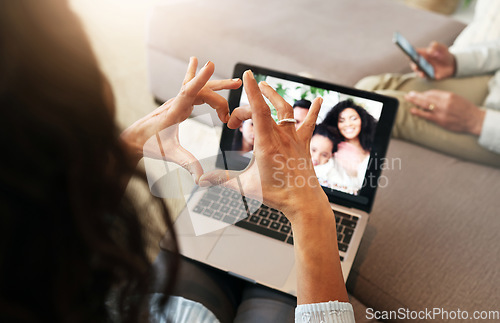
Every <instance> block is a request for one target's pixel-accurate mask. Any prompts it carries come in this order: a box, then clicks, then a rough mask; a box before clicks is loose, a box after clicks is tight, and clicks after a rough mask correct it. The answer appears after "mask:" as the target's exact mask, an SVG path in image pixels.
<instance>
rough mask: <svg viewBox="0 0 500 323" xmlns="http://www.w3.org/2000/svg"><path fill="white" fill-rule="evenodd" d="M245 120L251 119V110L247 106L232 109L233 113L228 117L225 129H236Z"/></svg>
mask: <svg viewBox="0 0 500 323" xmlns="http://www.w3.org/2000/svg"><path fill="white" fill-rule="evenodd" d="M247 119H252V109H251V108H250V106H249V105H245V106H242V107H239V108H236V109H234V111H233V113H231V116H230V117H229V121H228V122H227V127H228V128H229V129H236V128H238V127H239V126H241V124H242V123H243V121H245V120H247Z"/></svg>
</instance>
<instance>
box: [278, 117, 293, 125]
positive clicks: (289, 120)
mask: <svg viewBox="0 0 500 323" xmlns="http://www.w3.org/2000/svg"><path fill="white" fill-rule="evenodd" d="M276 123H277V124H278V125H281V124H283V123H297V120H295V119H294V118H285V119H281V120H278V121H277V122H276Z"/></svg>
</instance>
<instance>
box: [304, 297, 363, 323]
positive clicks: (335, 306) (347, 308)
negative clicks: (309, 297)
mask: <svg viewBox="0 0 500 323" xmlns="http://www.w3.org/2000/svg"><path fill="white" fill-rule="evenodd" d="M320 322H321V323H354V311H353V309H352V305H351V304H349V303H344V302H338V301H335V302H327V303H314V304H303V305H298V306H297V307H296V308H295V323H320Z"/></svg>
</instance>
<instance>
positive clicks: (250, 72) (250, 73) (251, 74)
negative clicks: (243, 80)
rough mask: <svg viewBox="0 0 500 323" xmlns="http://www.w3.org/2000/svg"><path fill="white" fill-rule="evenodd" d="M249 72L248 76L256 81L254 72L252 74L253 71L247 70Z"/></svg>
mask: <svg viewBox="0 0 500 323" xmlns="http://www.w3.org/2000/svg"><path fill="white" fill-rule="evenodd" d="M247 72H248V75H249V76H250V77H251V78H252V79H254V80H255V78H254V77H253V72H252V70H247Z"/></svg>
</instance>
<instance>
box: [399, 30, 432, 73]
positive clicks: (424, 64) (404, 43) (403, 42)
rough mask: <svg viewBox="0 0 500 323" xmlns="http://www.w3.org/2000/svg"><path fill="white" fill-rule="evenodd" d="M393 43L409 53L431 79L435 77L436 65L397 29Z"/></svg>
mask: <svg viewBox="0 0 500 323" xmlns="http://www.w3.org/2000/svg"><path fill="white" fill-rule="evenodd" d="M392 41H393V43H395V44H396V45H397V46H398V47H399V48H401V50H402V51H403V52H404V53H405V54H406V55H408V57H409V58H410V59H411V60H412V61H413V62H414V63H415V64H417V66H418V68H419V69H420V70H421V71H423V72H424V73H425V75H426V76H427V77H428V78H430V79H435V76H434V67H432V65H431V64H430V63H429V62H428V61H427V60H426V59H425V58H423V57H422V56H421V55H420V54H419V53H418V52H417V50H416V49H415V47H413V46H412V45H411V44H410V42H409V41H408V40H407V39H406V38H404V37H403V36H401V34H400V33H398V32H397V31H396V32H394V36H393V38H392Z"/></svg>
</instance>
